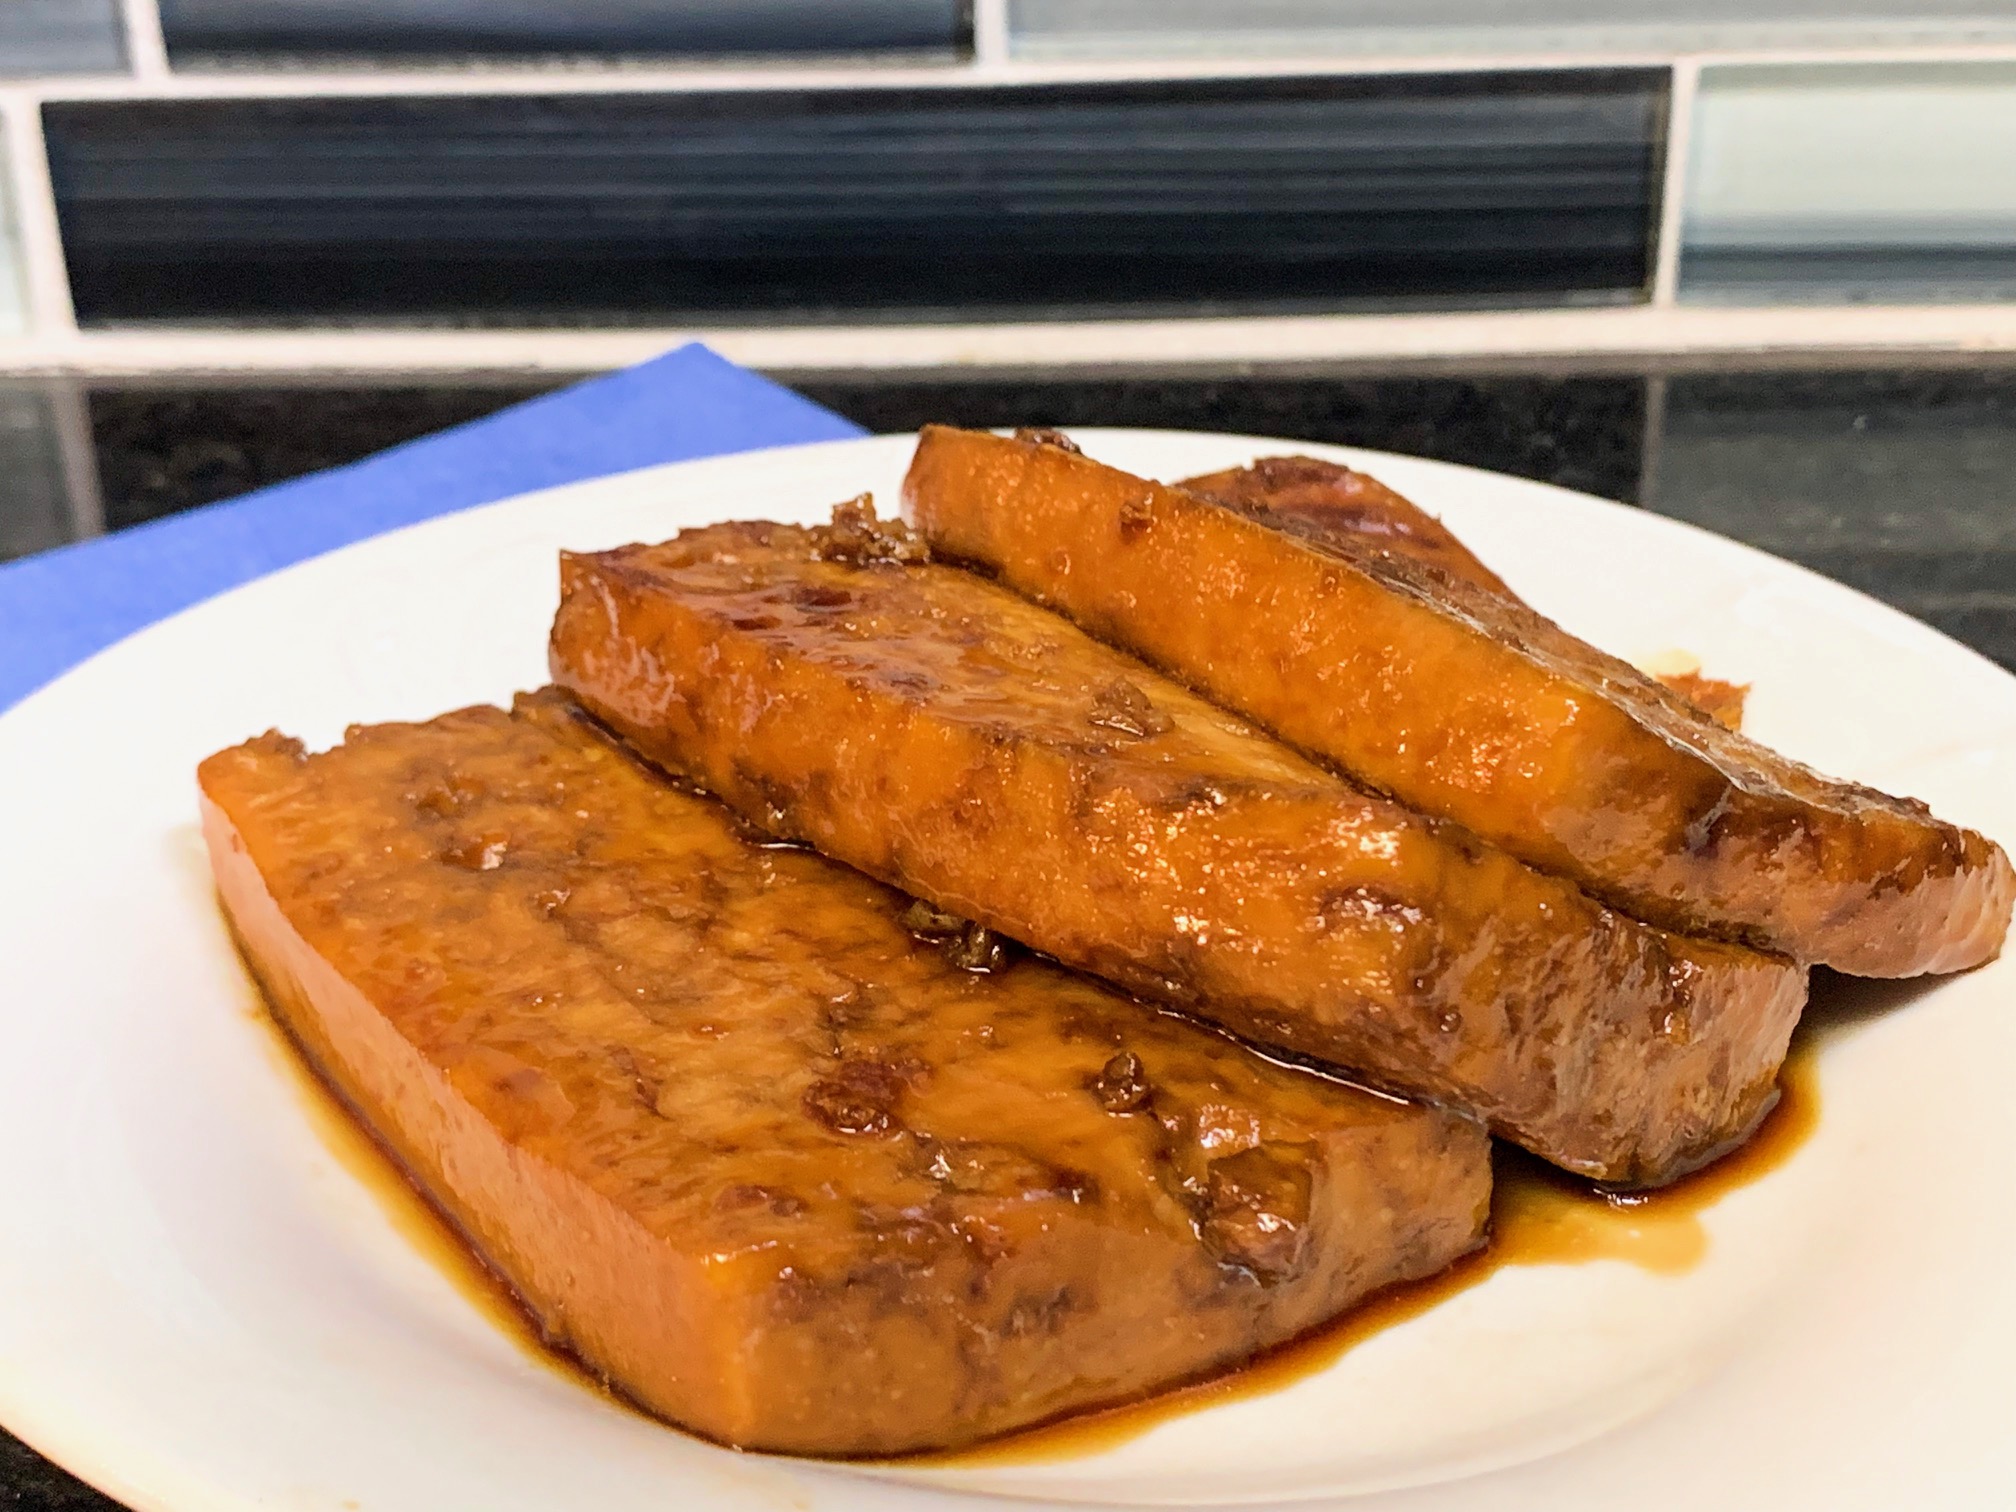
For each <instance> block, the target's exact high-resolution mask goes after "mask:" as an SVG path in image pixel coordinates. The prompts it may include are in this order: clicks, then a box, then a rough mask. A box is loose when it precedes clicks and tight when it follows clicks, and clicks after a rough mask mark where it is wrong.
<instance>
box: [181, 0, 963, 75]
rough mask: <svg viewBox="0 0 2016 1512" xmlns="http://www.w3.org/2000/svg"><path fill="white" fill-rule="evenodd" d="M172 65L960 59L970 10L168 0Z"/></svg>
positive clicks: (927, 1) (907, 4)
mask: <svg viewBox="0 0 2016 1512" xmlns="http://www.w3.org/2000/svg"><path fill="white" fill-rule="evenodd" d="M161 30H162V32H163V34H164V35H165V37H166V39H167V42H168V49H169V53H170V56H171V57H173V58H175V59H176V61H177V62H182V61H184V60H186V59H187V58H188V57H189V56H190V55H192V54H195V55H199V58H200V55H205V54H216V53H233V52H286V53H305V54H309V55H317V54H330V53H334V54H349V55H353V56H364V57H370V56H374V55H375V56H380V57H409V56H429V55H444V54H445V55H448V56H450V57H467V56H469V55H472V54H525V53H533V54H539V53H549V54H551V53H559V54H587V55H595V54H605V55H606V54H625V55H638V54H645V55H650V54H693V53H698V54H722V53H729V54H743V53H756V54H763V53H839V52H886V51H894V50H903V51H910V50H926V49H931V50H939V51H950V50H951V49H953V48H957V47H962V46H964V45H965V43H966V39H967V15H966V6H965V5H964V4H962V3H961V0H736V3H734V4H723V3H721V0H594V3H583V4H571V5H570V4H562V3H555V0H161Z"/></svg>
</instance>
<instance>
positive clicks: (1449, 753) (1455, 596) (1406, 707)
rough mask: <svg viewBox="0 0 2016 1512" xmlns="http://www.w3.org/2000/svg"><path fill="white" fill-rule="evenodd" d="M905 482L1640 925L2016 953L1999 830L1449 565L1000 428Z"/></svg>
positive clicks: (1125, 642) (922, 524)
mask: <svg viewBox="0 0 2016 1512" xmlns="http://www.w3.org/2000/svg"><path fill="white" fill-rule="evenodd" d="M904 497H905V503H906V507H907V509H908V510H909V512H910V514H911V516H912V518H913V519H914V520H915V521H916V523H917V524H918V526H919V528H920V529H921V531H922V532H923V534H924V535H925V537H926V538H927V540H928V541H929V543H930V545H931V546H932V548H933V550H935V551H942V552H944V553H945V554H946V555H947V556H948V557H951V558H953V559H956V560H960V561H967V562H973V563H977V564H979V565H981V566H983V567H984V568H986V569H988V570H989V571H992V572H995V573H998V574H999V575H1000V577H1001V579H1002V580H1003V581H1004V582H1006V583H1007V584H1008V585H1009V586H1011V587H1013V588H1014V589H1016V590H1017V591H1018V592H1022V593H1026V594H1028V595H1029V596H1030V597H1032V598H1034V599H1035V600H1037V601H1038V602H1041V603H1044V604H1048V605H1050V606H1052V607H1054V608H1057V609H1059V610H1061V611H1062V612H1063V613H1065V614H1068V615H1070V616H1071V617H1072V618H1073V619H1075V620H1077V621H1078V622H1079V623H1080V624H1082V625H1084V626H1085V627H1086V628H1087V629H1089V630H1090V631H1092V632H1093V633H1094V634H1096V635H1099V636H1101V637H1104V638H1106V639H1108V640H1110V641H1112V642H1113V643H1115V644H1117V645H1121V646H1125V647H1126V648H1128V649H1129V650H1131V651H1134V652H1136V653H1137V654H1139V655H1141V656H1143V657H1146V658H1147V659H1148V660H1150V661H1152V662H1154V663H1155V664H1156V665H1157V666H1159V667H1161V668H1163V669H1164V670H1165V671H1167V672H1169V673H1171V674H1172V675H1174V676H1175V677H1177V678H1179V679H1181V680H1182V681H1184V682H1185V683H1187V684H1189V685H1190V686H1192V687H1195V688H1197V689H1199V690H1201V691H1202V692H1204V693H1205V694H1207V695H1208V696H1210V697H1211V698H1214V699H1216V700H1218V701H1219V702H1221V703H1223V704H1224V705H1225V706H1226V707H1227V708H1231V709H1235V710H1238V711H1239V712H1241V713H1243V714H1245V715H1247V716H1248V717H1249V718H1252V719H1254V720H1256V721H1258V722H1259V723H1260V724H1262V725H1264V726H1266V727H1267V728H1268V729H1270V730H1272V731H1274V732H1275V733H1276V734H1278V735H1280V736H1281V737H1282V738H1283V739H1285V740H1287V741H1288V742H1290V743H1291V744H1293V745H1295V746H1297V747H1298V748H1300V749H1302V750H1306V751H1310V752H1313V753H1315V754H1317V755H1318V756H1320V757H1321V758H1322V759H1323V760H1325V761H1328V762H1332V763H1334V764H1336V766H1337V767H1338V768H1340V769H1341V770H1344V771H1347V772H1350V773H1351V774H1353V775H1354V776H1355V777H1358V778H1360V779H1362V780H1363V781H1365V782H1367V783H1370V784H1371V785H1373V786H1374V787H1376V788H1378V789H1379V790H1380V791H1382V792H1387V793H1391V794H1393V795H1395V796H1396V797H1398V798H1399V799H1401V800H1402V801H1403V802H1406V803H1410V804H1412V805H1414V806H1415V807H1417V808H1419V809H1421V810H1423V811H1425V812H1427V813H1431V814H1440V815H1444V816H1446V817H1448V818H1451V819H1454V820H1457V821H1458V822H1460V823H1462V824H1464V825H1466V826H1467V827H1468V828H1469V829H1470V830H1472V831H1473V832H1475V833H1476V834H1478V835H1481V836H1483V837H1484V838H1485V839H1487V840H1490V841H1492V842H1493V843H1495V844H1498V845H1501V846H1503V847H1504V848H1505V849H1507V850H1508V851H1510V852H1511V853H1512V854H1514V855H1517V856H1519V857H1521V858H1522V859H1524V860H1526V861H1528V862H1530V863H1531V864H1533V865H1534V866H1537V867H1539V868H1541V869H1543V870H1545V871H1548V872H1550V873H1554V874H1558V875H1561V876H1565V877H1569V878H1572V879H1574V880H1575V881H1577V882H1579V883H1580V884H1581V885H1582V886H1583V887H1584V888H1585V889H1586V890H1588V891H1589V892H1590V893H1591V894H1593V895H1595V896H1597V897H1601V898H1604V899H1606V900H1608V901H1610V902H1611V903H1613V904H1615V905H1616V906H1617V907H1619V908H1620V909H1622V910H1623V911H1624V912H1626V913H1629V914H1631V915H1633V916H1634V917H1637V918H1642V919H1647V920H1650V921H1652V922H1654V923H1657V924H1661V925H1664V926H1666V927H1668V928H1672V929H1676V930H1682V931H1692V932H1701V933H1710V934H1717V935H1721V936H1724V937H1727V938H1734V939H1741V940H1745V941H1749V942H1752V943H1756V944H1760V945H1763V946H1767V947H1770V948H1773V949H1777V950H1781V951H1783V952H1784V953H1786V954H1787V955H1790V956H1793V957H1795V958H1797V959H1799V960H1803V961H1811V962H1819V963H1823V964H1826V965H1829V966H1833V967H1836V968H1838V969H1840V970H1843V971H1848V972H1853V973H1856V974H1858V975H1864V976H1911V975H1916V974H1919V973H1924V972H1941V971H1956V970H1961V969H1963V968H1966V967H1969V966H1974V965H1978V964H1980V963H1981V962H1983V961H1986V960H1989V959H1992V958H1993V956H1994V955H1995V954H1996V952H1997V951H1998V950H1999V949H2000V948H2001V944H2002V939H2003V936H2004V934H2005V933H2006V931H2007V929H2008V924H2009V915H2010V908H2011V904H2012V901H2016V871H2012V870H2011V868H2010V865H2009V858H2008V857H2007V856H2006V855H2005V854H2004V853H2003V851H2002V850H2001V848H2000V847H1999V846H1997V845H1995V844H1993V843H1992V842H1990V841H1989V840H1987V839H1985V838H1983V837H1982V836H1980V835H1978V834H1976V833H1974V832H1973V831H1971V830H1966V829H1962V828H1960V827H1958V826H1956V825H1952V824H1947V823H1944V822H1942V821H1940V820H1939V819H1937V818H1935V817H1934V816H1933V815H1932V814H1931V812H1930V811H1929V810H1927V809H1926V808H1925V806H1924V805H1923V804H1920V803H1916V802H1914V801H1911V800H1909V799H1900V798H1893V797H1891V796H1889V795H1888V794H1884V793H1879V792H1877V791H1875V790H1873V789H1871V788H1866V787H1861V786H1857V785H1855V784H1852V783H1845V782H1837V781H1834V780H1832V779H1830V778H1825V777H1822V776H1820V775H1818V774H1817V773H1815V772H1813V771H1811V770H1809V769H1807V768H1806V767H1803V766H1801V765H1799V764H1798V763H1797V762H1793V761H1790V760H1787V759H1786V758H1785V757H1783V756H1781V755H1779V754H1778V753H1776V752H1775V751H1771V750H1768V749H1766V748H1765V747H1763V746H1761V745H1759V744H1757V743H1756V742H1755V741H1753V740H1750V739H1748V738H1747V737H1745V736H1744V735H1742V734H1740V733H1739V732H1737V731H1734V730H1731V729H1727V728H1725V727H1724V726H1722V725H1721V724H1718V723H1717V722H1716V721H1715V720H1713V719H1711V718H1709V717H1708V716H1707V715H1705V714H1703V713H1702V712H1701V711H1700V710H1699V709H1697V708H1695V707H1694V706H1693V705H1691V704H1690V703H1688V702H1687V701H1685V700H1684V699H1682V698H1680V697H1679V696H1677V695H1676V694H1674V693H1672V692H1671V691H1669V690H1668V689H1666V688H1664V687H1662V686H1660V685H1659V684H1658V683H1656V682H1654V681H1653V680H1652V679H1650V678H1648V677H1646V676H1645V675H1644V674H1642V673H1640V672H1639V671H1638V670H1637V669H1636V668H1634V667H1631V666H1629V665H1628V664H1626V663H1624V662H1621V661H1619V660H1617V659H1616V658H1615V657H1611V656H1607V655H1605V654H1604V653H1603V652H1601V651H1598V650H1597V649H1596V648H1594V647H1592V646H1590V645H1587V644H1586V643H1584V642H1582V641H1580V640H1577V639H1576V638H1575V637H1573V636H1571V635H1569V634H1568V633H1567V632H1566V631H1564V630H1562V629H1561V627H1560V626H1558V625H1556V624H1554V623H1553V622H1552V621H1550V620H1547V619H1544V618H1543V617H1541V616H1540V615H1538V614H1536V613H1534V612H1533V611H1532V610H1531V609H1529V608H1527V607H1526V606H1525V605H1524V604H1522V603H1520V602H1519V601H1518V600H1517V599H1515V598H1512V597H1511V596H1509V595H1507V594H1503V593H1499V592H1496V591H1493V590H1492V589H1490V588H1488V587H1485V586H1480V584H1478V583H1476V582H1472V581H1469V580H1467V579H1466V578H1465V577H1463V576H1461V575H1456V574H1452V573H1449V572H1446V571H1444V570H1441V568H1440V567H1439V566H1437V565H1434V564H1430V563H1427V562H1424V561H1420V560H1417V559H1416V558H1415V557H1413V556H1410V555H1409V554H1407V553H1404V552H1393V551H1388V550H1385V549H1383V548H1381V549H1375V548H1373V547H1370V546H1368V545H1367V543H1366V542H1365V541H1363V540H1362V539H1360V538H1357V537H1354V536H1352V535H1350V534H1348V533H1346V534H1337V535H1333V536H1328V537H1325V538H1323V539H1320V540H1315V539H1310V538H1309V535H1308V533H1307V532H1306V531H1303V532H1297V531H1293V530H1288V529H1282V528H1277V526H1276V524H1275V523H1271V522H1269V521H1267V520H1264V519H1256V518H1254V517H1253V516H1251V515H1248V514H1245V513H1242V512H1241V511H1239V510H1237V509H1234V508H1229V507H1227V506H1225V505H1221V504H1218V503H1216V502H1214V501H1212V500H1209V499H1206V498H1203V497H1201V496H1200V495H1197V494H1194V493H1190V492H1187V491H1185V490H1183V489H1181V488H1173V487H1166V486H1163V485H1161V484H1156V483H1151V482H1148V481H1146V480H1144V479H1141V478H1136V477H1132V476H1130V475H1129V474H1127V473H1124V472H1121V471H1119V470H1117V469H1115V468H1110V467H1104V466H1101V465H1100V464H1099V463H1097V462H1094V461H1092V460H1090V459H1089V458H1086V457H1084V456H1081V455H1079V454H1077V453H1076V451H1075V450H1070V449H1066V448H1064V447H1060V446H1056V445H1052V444H1047V443H1045V442H1043V441H1037V440H1017V439H1010V438H1006V437H999V436H992V435H987V434H985V433H982V432H968V431H955V430H948V429H945V428H942V427H931V428H928V429H927V430H926V431H925V432H924V435H923V437H922V439H921V440H920V442H919V444H918V448H917V455H916V458H915V460H914V461H913V462H912V464H911V469H910V474H909V477H908V479H907V481H906V483H905V486H904Z"/></svg>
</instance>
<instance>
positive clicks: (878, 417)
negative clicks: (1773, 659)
mask: <svg viewBox="0 0 2016 1512" xmlns="http://www.w3.org/2000/svg"><path fill="white" fill-rule="evenodd" d="M543 386H544V385H535V384H530V383H527V382H524V381H518V382H506V381H495V380H483V381H478V380H473V379H472V380H469V381H466V382H442V381H433V382H429V383H427V384H424V385H416V384H414V383H412V382H410V381H397V382H395V381H390V380H388V381H386V382H383V383H377V384H367V383H360V382H357V381H346V382H344V383H342V384H337V385H328V384H320V385H309V384H293V385H269V386H265V387H248V386H228V387H227V386H221V385H217V384H203V385H197V384H187V383H184V384H176V385H162V384H155V385H150V386H134V385H115V384H103V385H82V386H80V385H78V384H75V383H71V382H30V381H26V380H0V475H4V476H6V477H7V478H8V479H9V486H8V487H7V488H6V490H5V492H4V493H0V559H5V558H6V557H10V556H19V555H22V554H25V553H27V552H30V551H34V550H40V549H43V548H46V547H48V546H52V545H56V544H59V543H61V542H63V541H66V540H70V539H74V538H76V537H77V536H79V535H80V534H89V533H93V532H94V531H96V530H98V529H101V528H102V529H118V528H121V527H123V526H128V525H132V524H136V523H138V522H141V521H143V520H149V519H153V518H157V517H159V516H161V515H164V514H168V513H172V512H174V511H176V510H179V509H186V508H190V507H193V506H195V505H199V504H204V503H208V502H210V501H212V500H215V499H220V498H226V497H229V496H230V495H232V494H235V493H240V492H242V491H244V490H246V489H248V488H254V487H257V486H259V485H261V484H264V483H271V482H277V481H280V480H281V479H284V478H288V477H292V476H295V475H297V474H300V473H303V472H308V471H311V470H313V469H316V468H319V467H325V466H330V465H333V464H336V463H340V462H345V461H350V460H354V459H355V458H358V457H361V456H365V455H368V454H369V453H371V452H373V451H376V450H378V449H380V448H382V447H385V446H388V445H391V444H393V443H395V442H397V441H402V440H406V439H409V438H411V437H413V436H417V435H421V434H424V433H426V432H428V431H431V430H435V429H438V428H440V427H442V426H444V425H450V424H454V423H456V422H458V421H461V420H466V419H472V418H474V417H476V416H478V415H481V414H486V413H488V412H489V411H491V410H493V409H496V408H498V407H500V406H502V405H504V404H508V403H511V402H512V401H514V400H516V399H519V398H523V397H527V396H529V395H530V394H532V393H534V392H537V391H538V389H539V388H540V387H543ZM795 386H796V387H798V388H799V389H801V391H803V392H805V393H807V394H809V395H810V396H811V397H813V398H815V399H817V400H819V401H820V402H821V403H824V404H827V405H829V406H831V407H832V408H834V409H836V410H839V411H840V412H841V413H843V414H846V415H848V416H850V417H852V418H854V419H856V420H858V421H859V422H861V423H862V424H863V425H865V426H868V427H869V428H870V429H873V430H877V431H896V430H908V429H912V428H914V427H915V426H917V425H919V424H921V423H923V422H925V421H928V420H944V421H951V422H955V423H967V424H979V425H1000V424H1037V423H1043V424H1053V425H1064V426H1070V425H1094V424H1099V425H1134V426H1156V427H1172V428H1188V429H1202V430H1220V431H1243V432H1253V433H1260V434H1267V435H1277V436H1286V437H1294V438H1299V439H1305V440H1315V441H1334V442H1347V443H1350V444H1354V445H1363V446H1370V447H1377V448H1383V449H1387V450H1393V451H1402V452H1415V453H1420V454H1423V455H1427V456H1433V457H1440V458H1444V459H1446V460H1450V461H1456V462H1465V463H1470V464H1473V465H1475V466H1479V467H1488V468H1495V469H1499V470H1502V471H1506V472H1512V473H1518V474H1522V475H1524V476H1527V477H1532V478H1540V479H1544V480H1546V481H1548V482H1554V483H1560V484H1564V485H1566V486H1568V487H1571V488H1578V489H1583V490H1586V491H1588V492H1591V493H1596V494H1601V495H1604V496H1605V497H1608V498H1612V499H1619V500H1622V501H1625V502H1627V503H1631V504H1635V505H1638V506H1640V507H1642V508H1646V509H1651V510H1654V511H1656V512H1658V513H1660V514H1666V515H1671V516H1674V517H1676V518H1679V519H1684V520H1689V521H1692V522H1694V523H1696V524H1699V525H1702V526H1705V527H1707V528H1708V529H1710V530H1714V531H1717V532H1720V533H1721V534H1724V535H1728V536H1733V537H1735V538H1737V539H1739V540H1744V541H1748V542H1751V543H1753V544H1755V545H1758V546H1761V547H1763V548H1764V549H1765V550H1767V551H1771V552H1774V553H1776V554H1778V555H1780V556H1784V557H1789V558H1791V559H1793V560H1795V561H1799V562H1802V563H1805V564H1806V565H1808V566H1810V567H1813V568H1815V569H1817V570H1819V571H1821V572H1823V573H1826V574H1828V575H1829V576H1831V577H1835V578H1838V579H1840V580H1841V581H1843V582H1846V583H1849V584H1852V585H1853V586H1855V587H1857V588H1860V589H1863V590H1864V591H1866V592H1868V593H1871V594H1874V595H1875V596H1876V597H1878V598H1882V599H1886V600H1888V601H1889V602H1890V603H1892V604H1895V605H1896V606H1897V607H1899V608H1901V609H1903V610H1905V611H1906V612H1907V613H1910V614H1914V615H1916V616H1918V617H1919V618H1921V619H1924V620H1927V621H1929V622H1930V623H1932V624H1934V625H1936V626H1937V627H1939V628H1940V629H1942V630H1944V631H1946V632H1947V633H1948V634H1950V635H1953V636H1956V637H1957V638H1959V639H1960V640H1963V641H1965V642H1967V643H1968V644H1970V645H1972V646H1974V647H1976V648H1977V649H1978V650H1980V651H1982V652H1983V653H1985V654H1986V655H1988V656H1990V657H1993V658H1994V659H1996V660H1997V661H1999V662H2000V663H2001V664H2002V665H2003V666H2005V667H2010V668H2012V669H2016V365H2011V364H2007V363H1996V362H1986V361H1975V362H1946V363H1941V364H1938V365H1929V366H1918V367H1904V366H1891V367H1882V368H1874V367H1869V368H1843V367H1838V366H1834V367H1827V368H1811V367H1808V368H1791V369H1785V368H1781V369H1778V370H1764V369H1760V368H1755V367H1744V366H1737V365H1732V364H1727V363H1724V364H1719V365H1692V366H1688V367H1685V368H1670V367H1653V366H1646V367H1643V368H1639V369H1635V370H1634V369H1620V368H1616V367H1611V368H1609V369H1607V370H1604V371H1575V370H1565V369H1544V370H1532V371H1495V372H1484V371H1470V372H1465V371H1453V370H1438V371H1436V372H1433V373H1428V374H1423V373H1410V374H1400V373H1389V374H1380V373H1377V372H1366V371H1363V370H1353V371H1350V372H1332V373H1323V372H1304V373H1298V374H1296V375H1294V376H1286V377H1284V376H1274V375H1269V376H1254V375H1250V374H1238V373H1227V374H1219V375H1198V374H1182V375H1161V376H1148V375H1135V376H1120V377H1100V378H1075V377H1074V378H1056V377H1041V376H1037V377H1018V378H996V377H988V378H977V377H974V376H971V375H961V376H958V377H933V378H903V379H901V380H895V379H887V378H881V377H875V376H859V377H847V378H836V377H831V376H824V377H821V378H819V379H817V380H816V381H805V382H801V383H798V384H796V385H795ZM113 1505H114V1504H113V1503H111V1502H109V1501H107V1500H106V1499H105V1498H103V1497H101V1496H99V1495H97V1494H96V1493H94V1492H92V1491H91V1490H90V1489H89V1488H87V1487H85V1486H83V1485H82V1484H81V1483H79V1482H77V1481H75V1480H73V1479H72V1478H71V1477H69V1476H67V1475H65V1474H64V1473H63V1472H62V1471H60V1470H57V1469H55V1468H54V1467H53V1466H50V1465H48V1464H47V1463H46V1462H44V1461H43V1460H41V1459H40V1458H39V1457H38V1456H36V1455H35V1454H33V1453H32V1452H31V1451H29V1450H28V1449H26V1448H25V1447H23V1446H21V1445H20V1444H18V1443H17V1442H15V1441H14V1440H12V1439H10V1438H7V1437H6V1436H5V1434H4V1433H0V1509H4V1508H19V1509H22V1512H75V1509H84V1508H94V1509H95V1508H110V1507H112V1506H113Z"/></svg>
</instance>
